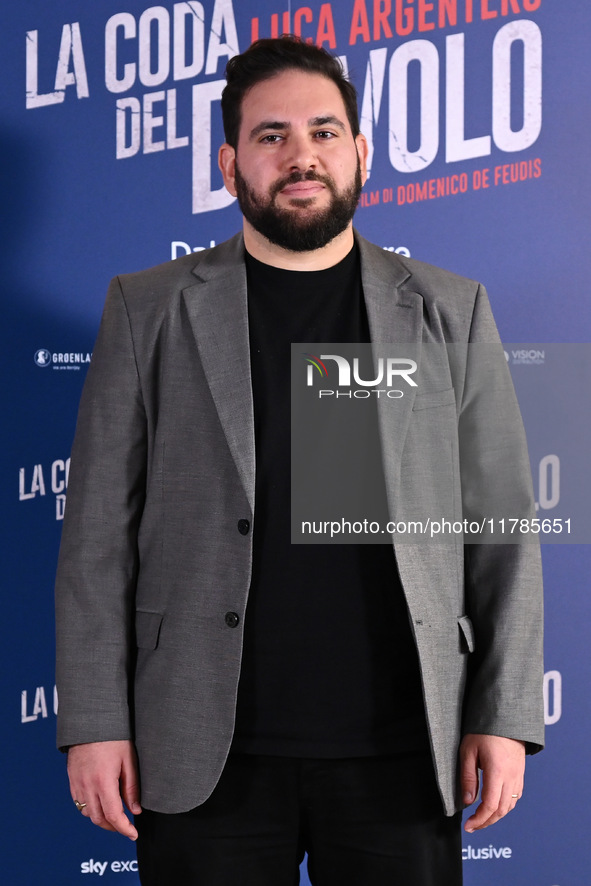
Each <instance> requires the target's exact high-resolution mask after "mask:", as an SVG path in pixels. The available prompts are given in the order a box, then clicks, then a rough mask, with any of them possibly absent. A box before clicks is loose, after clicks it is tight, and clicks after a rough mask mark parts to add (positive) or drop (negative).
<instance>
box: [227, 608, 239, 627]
mask: <svg viewBox="0 0 591 886" xmlns="http://www.w3.org/2000/svg"><path fill="white" fill-rule="evenodd" d="M225 621H226V624H227V625H228V627H229V628H235V627H236V626H237V624H238V622H239V621H240V616H239V615H238V613H237V612H226V616H225Z"/></svg>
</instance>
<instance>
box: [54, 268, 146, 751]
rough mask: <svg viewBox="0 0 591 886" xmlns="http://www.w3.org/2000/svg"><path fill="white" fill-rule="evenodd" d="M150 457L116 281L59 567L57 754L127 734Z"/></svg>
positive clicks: (98, 349)
mask: <svg viewBox="0 0 591 886" xmlns="http://www.w3.org/2000/svg"><path fill="white" fill-rule="evenodd" d="M146 459H147V434H146V414H145V409H144V402H143V397H142V391H141V385H140V378H139V373H138V367H137V364H136V357H135V353H134V345H133V340H132V333H131V326H130V321H129V316H128V312H127V309H126V305H125V302H124V298H123V293H122V290H121V286H120V283H119V281H118V279H117V278H116V279H115V280H113V281H112V283H111V286H110V288H109V292H108V295H107V300H106V304H105V308H104V312H103V317H102V321H101V325H100V330H99V334H98V339H97V342H96V345H95V348H94V351H93V355H92V360H91V364H90V367H89V370H88V375H87V378H86V383H85V385H84V390H83V393H82V399H81V403H80V409H79V413H78V422H77V427H76V435H75V439H74V444H73V448H72V460H71V470H70V476H69V483H68V493H67V504H66V511H65V516H64V524H63V531H62V541H61V548H60V554H59V561H58V571H57V581H56V626H57V689H58V698H59V711H58V746H59V747H61V748H64V747H67V746H69V745H72V744H77V743H82V742H90V741H106V740H115V739H126V738H131V737H132V722H131V717H130V704H129V691H130V690H129V677H130V669H131V668H132V667H133V661H132V660H131V656H132V652H131V650H132V649H133V648H134V645H133V644H132V642H131V640H132V630H133V627H132V625H133V621H132V613H133V608H134V596H135V586H136V578H137V572H138V552H137V536H138V527H139V523H140V519H141V515H142V509H143V505H144V498H145V478H146Z"/></svg>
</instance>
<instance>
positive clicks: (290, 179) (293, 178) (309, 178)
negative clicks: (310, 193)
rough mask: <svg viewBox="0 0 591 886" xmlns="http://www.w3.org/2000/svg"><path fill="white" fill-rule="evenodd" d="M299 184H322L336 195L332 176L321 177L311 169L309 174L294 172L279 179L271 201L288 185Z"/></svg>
mask: <svg viewBox="0 0 591 886" xmlns="http://www.w3.org/2000/svg"><path fill="white" fill-rule="evenodd" d="M299 182H321V183H322V184H323V185H326V187H327V188H328V189H329V190H330V191H331V192H332V193H334V182H333V180H332V178H331V177H330V175H320V173H319V172H314V170H312V169H309V170H308V171H307V172H292V173H290V175H286V176H285V178H282V179H279V180H278V181H276V182H275V184H274V185H273V187H272V188H271V199H274V198H275V197H276V196H277V194H278V193H279V191H282V190H283V188H286V187H287V186H288V185H297V184H298V183H299Z"/></svg>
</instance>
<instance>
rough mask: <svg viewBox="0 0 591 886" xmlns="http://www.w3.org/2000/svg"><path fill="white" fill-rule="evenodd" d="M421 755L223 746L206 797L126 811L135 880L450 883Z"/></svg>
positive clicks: (456, 843) (354, 885) (215, 885)
mask: <svg viewBox="0 0 591 886" xmlns="http://www.w3.org/2000/svg"><path fill="white" fill-rule="evenodd" d="M460 821H461V814H460V813H458V814H457V815H455V816H453V817H452V818H446V817H445V816H444V814H443V810H442V805H441V800H440V797H439V794H438V791H437V788H436V784H435V777H434V774H433V766H432V763H431V758H430V757H429V756H428V755H426V754H424V753H421V754H417V755H414V756H413V755H397V756H388V757H360V758H355V759H347V760H337V759H331V760H320V759H314V760H312V759H295V758H292V757H271V756H255V755H250V754H232V755H230V757H229V759H228V762H227V764H226V766H225V768H224V771H223V773H222V776H221V779H220V781H219V783H218V785H217V786H216V788H215V790H214V792H213V794H212V795H211V797H210V798H209V799H208V800H207V801H206V802H205V803H204V804H203V805H202V806H198V807H197V808H195V809H193V810H191V811H190V812H185V813H180V814H177V815H166V814H163V813H157V812H150V811H149V810H144V811H143V812H142V813H141V814H140V815H138V816H136V819H135V823H136V826H137V829H138V831H139V839H138V842H137V850H138V866H139V872H140V880H141V882H142V884H143V886H297V884H298V883H299V870H298V869H299V865H300V863H301V861H302V859H303V857H304V853H305V852H307V853H308V874H309V877H310V881H311V883H312V884H314V886H349V884H350V886H461V883H462V861H461V857H462V856H461V840H460Z"/></svg>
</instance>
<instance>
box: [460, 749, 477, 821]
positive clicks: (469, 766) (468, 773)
mask: <svg viewBox="0 0 591 886" xmlns="http://www.w3.org/2000/svg"><path fill="white" fill-rule="evenodd" d="M461 757H462V759H461V770H460V772H461V786H462V798H463V801H464V803H465V804H466V806H470V804H471V803H473V802H474V800H475V799H476V797H477V796H478V758H477V754H476V750H475V748H474V747H471V746H469V745H467V746H466V747H464V748H463V749H462V754H461Z"/></svg>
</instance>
